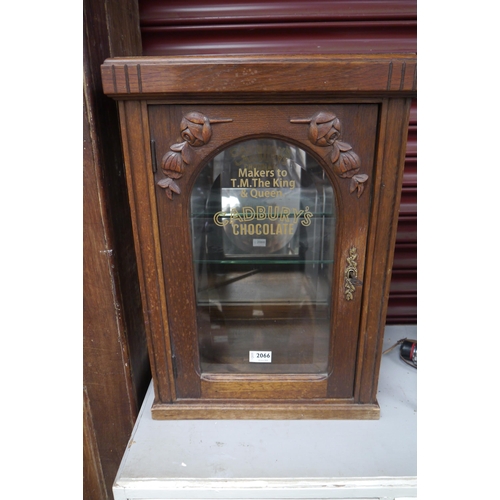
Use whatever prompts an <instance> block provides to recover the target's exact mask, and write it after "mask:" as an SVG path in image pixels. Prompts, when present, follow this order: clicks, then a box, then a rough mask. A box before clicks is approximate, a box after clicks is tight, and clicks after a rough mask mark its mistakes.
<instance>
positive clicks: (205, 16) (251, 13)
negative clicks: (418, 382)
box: [139, 0, 417, 324]
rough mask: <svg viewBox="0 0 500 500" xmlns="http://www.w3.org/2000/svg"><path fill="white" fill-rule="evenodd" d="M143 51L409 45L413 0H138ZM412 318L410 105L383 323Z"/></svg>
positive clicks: (345, 49)
mask: <svg viewBox="0 0 500 500" xmlns="http://www.w3.org/2000/svg"><path fill="white" fill-rule="evenodd" d="M139 10H140V22H141V37H142V46H143V54H144V55H146V56H148V55H150V56H154V55H188V54H271V53H274V54H284V53H288V54H289V53H296V54H312V53H344V54H345V53H390V52H399V53H401V52H408V53H415V52H416V51H417V2H416V0H411V1H409V0H345V1H339V0H334V1H332V0H312V1H308V2H305V1H298V0H285V1H283V0H281V1H276V0H267V1H264V0H255V1H248V0H247V1H234V0H219V1H218V2H211V3H208V2H206V1H203V0H194V1H193V0H191V1H189V0H184V1H181V0H172V1H161V0H139ZM416 321H417V103H416V101H415V102H414V103H413V106H412V109H411V113H410V125H409V127H408V143H407V149H406V160H405V172H404V178H403V191H402V195H401V207H400V212H399V221H398V232H397V238H396V250H395V257H394V266H393V277H392V281H391V289H390V295H389V306H388V311H387V323H389V324H416Z"/></svg>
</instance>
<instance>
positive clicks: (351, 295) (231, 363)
mask: <svg viewBox="0 0 500 500" xmlns="http://www.w3.org/2000/svg"><path fill="white" fill-rule="evenodd" d="M147 109H148V121H149V131H150V140H151V150H152V155H153V166H154V167H155V174H154V187H153V188H154V194H155V199H156V210H157V217H158V227H159V241H160V255H161V263H160V267H161V270H162V273H161V279H162V280H163V286H164V289H165V297H166V298H165V300H166V311H167V322H168V328H166V329H165V330H166V332H167V333H166V335H169V345H170V348H171V356H172V360H173V361H172V364H173V372H174V386H175V387H174V391H173V393H174V394H175V396H174V397H173V402H175V401H179V402H180V401H184V402H189V401H200V399H201V400H203V401H238V400H247V401H248V400H252V399H254V400H260V401H262V400H263V399H265V400H269V401H271V402H272V401H280V400H288V401H290V400H292V401H293V400H299V399H300V400H304V399H308V400H313V399H320V400H323V401H324V400H331V401H333V400H335V399H339V400H352V398H353V397H354V385H355V376H356V373H355V371H356V354H357V352H356V350H357V345H358V335H359V328H360V315H361V308H362V297H363V273H364V268H365V253H366V246H367V238H368V227H369V218H370V210H371V201H372V198H373V193H372V190H373V179H374V172H375V158H376V146H377V135H378V131H377V127H378V122H379V104H377V102H366V103H353V102H338V103H327V104H301V105H290V104H266V105H259V104H220V105H215V104H210V105H208V104H207V105H203V104H196V105H188V104H176V105H173V104H161V103H152V104H150V105H149V106H148V108H147Z"/></svg>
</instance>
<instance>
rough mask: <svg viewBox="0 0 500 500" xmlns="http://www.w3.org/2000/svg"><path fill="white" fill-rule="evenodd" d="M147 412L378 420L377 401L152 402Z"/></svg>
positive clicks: (185, 416) (180, 416)
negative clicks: (339, 402)
mask: <svg viewBox="0 0 500 500" xmlns="http://www.w3.org/2000/svg"><path fill="white" fill-rule="evenodd" d="M151 415H152V417H153V419H154V420H214V419H233V420H259V419H261V420H263V419H274V420H378V419H379V418H380V407H379V405H378V403H374V404H349V403H347V404H346V403H342V404H332V403H311V404H307V403H305V404H303V403H301V404H287V403H264V404H248V403H247V404H244V403H242V404H236V403H230V404H228V403H224V404H220V403H217V404H215V403H195V404H192V403H171V404H165V403H155V404H153V406H152V407H151Z"/></svg>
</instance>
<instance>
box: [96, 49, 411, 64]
mask: <svg viewBox="0 0 500 500" xmlns="http://www.w3.org/2000/svg"><path fill="white" fill-rule="evenodd" d="M416 58H417V55H416V54H415V53H408V52H405V53H393V54H390V53H370V54H366V53H353V54H265V55H255V54H241V55H168V56H128V57H112V58H108V59H106V60H105V61H104V63H103V65H113V64H114V65H121V64H147V65H170V64H175V65H177V64H179V65H181V64H193V63H196V64H217V63H221V64H228V63H230V64H248V63H249V62H252V63H258V64H266V63H276V62H284V63H286V62H290V63H293V62H295V63H300V62H307V63H309V64H314V63H315V62H331V61H353V62H354V61H356V62H359V61H366V62H370V61H373V62H376V61H387V60H392V59H406V60H411V61H414V60H416Z"/></svg>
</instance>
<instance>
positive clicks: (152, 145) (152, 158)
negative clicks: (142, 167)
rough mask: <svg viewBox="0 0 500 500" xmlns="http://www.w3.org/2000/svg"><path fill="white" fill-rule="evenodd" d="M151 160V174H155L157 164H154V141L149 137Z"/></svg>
mask: <svg viewBox="0 0 500 500" xmlns="http://www.w3.org/2000/svg"><path fill="white" fill-rule="evenodd" d="M150 143H151V162H152V165H153V174H156V171H157V170H158V166H157V164H156V142H155V140H154V139H151V141H150Z"/></svg>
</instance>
